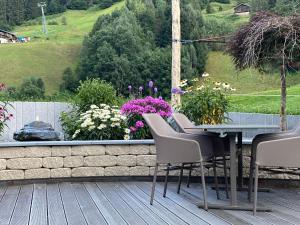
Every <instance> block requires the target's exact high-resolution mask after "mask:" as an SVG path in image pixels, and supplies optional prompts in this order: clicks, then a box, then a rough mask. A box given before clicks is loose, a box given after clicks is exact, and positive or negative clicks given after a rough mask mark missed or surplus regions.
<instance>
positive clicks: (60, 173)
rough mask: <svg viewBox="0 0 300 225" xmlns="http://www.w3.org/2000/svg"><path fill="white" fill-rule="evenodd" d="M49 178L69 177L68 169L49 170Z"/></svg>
mask: <svg viewBox="0 0 300 225" xmlns="http://www.w3.org/2000/svg"><path fill="white" fill-rule="evenodd" d="M50 173H51V178H60V177H71V169H70V168H58V169H51V171H50Z"/></svg>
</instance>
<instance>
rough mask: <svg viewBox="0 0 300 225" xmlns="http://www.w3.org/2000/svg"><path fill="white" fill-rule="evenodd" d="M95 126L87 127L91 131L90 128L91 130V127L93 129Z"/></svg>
mask: <svg viewBox="0 0 300 225" xmlns="http://www.w3.org/2000/svg"><path fill="white" fill-rule="evenodd" d="M95 128H96V126H90V127H89V128H88V130H89V131H91V130H93V129H95Z"/></svg>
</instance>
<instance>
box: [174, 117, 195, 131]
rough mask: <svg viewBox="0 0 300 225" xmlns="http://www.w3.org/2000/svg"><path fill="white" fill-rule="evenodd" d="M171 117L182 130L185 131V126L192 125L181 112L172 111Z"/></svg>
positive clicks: (190, 126)
mask: <svg viewBox="0 0 300 225" xmlns="http://www.w3.org/2000/svg"><path fill="white" fill-rule="evenodd" d="M172 117H173V119H174V120H175V122H176V123H177V125H178V127H179V128H180V130H181V131H182V132H185V133H186V130H185V128H192V127H194V124H193V123H192V122H191V121H190V120H189V119H188V118H187V117H186V116H185V115H184V114H182V113H173V115H172Z"/></svg>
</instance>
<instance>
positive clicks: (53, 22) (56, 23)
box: [48, 20, 58, 26]
mask: <svg viewBox="0 0 300 225" xmlns="http://www.w3.org/2000/svg"><path fill="white" fill-rule="evenodd" d="M48 25H50V26H52V25H58V22H57V21H56V20H51V21H49V22H48Z"/></svg>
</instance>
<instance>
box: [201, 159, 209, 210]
mask: <svg viewBox="0 0 300 225" xmlns="http://www.w3.org/2000/svg"><path fill="white" fill-rule="evenodd" d="M200 167H201V181H202V189H203V200H204V209H205V210H208V204H207V195H206V185H205V175H204V167H203V163H202V162H201V163H200Z"/></svg>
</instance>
